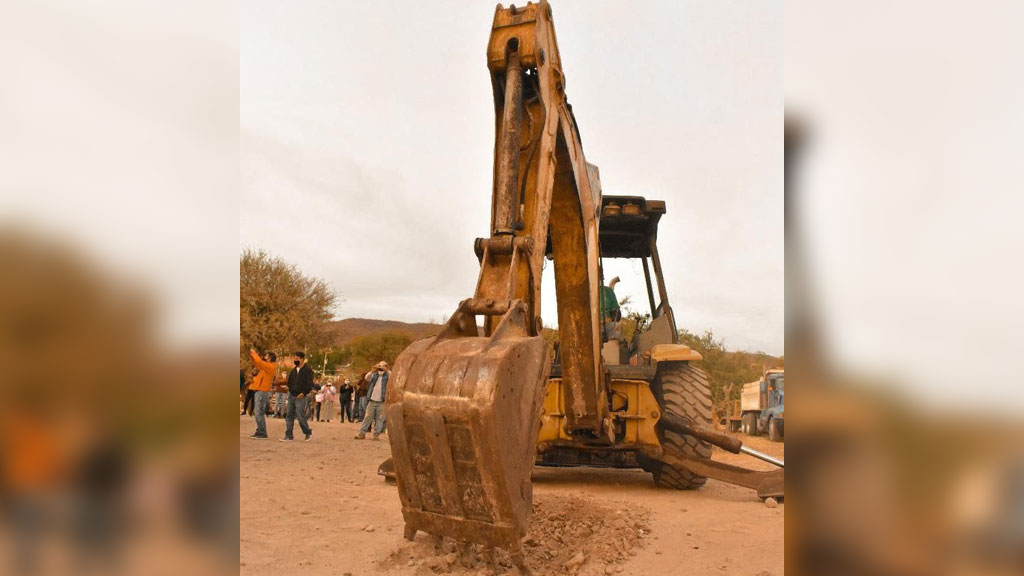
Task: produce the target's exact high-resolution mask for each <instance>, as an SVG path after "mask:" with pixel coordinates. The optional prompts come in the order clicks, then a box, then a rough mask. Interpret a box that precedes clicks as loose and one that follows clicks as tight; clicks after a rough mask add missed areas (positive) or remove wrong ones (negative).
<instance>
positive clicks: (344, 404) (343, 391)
mask: <svg viewBox="0 0 1024 576" xmlns="http://www.w3.org/2000/svg"><path fill="white" fill-rule="evenodd" d="M354 391H355V388H353V387H352V383H351V382H349V380H348V378H346V379H345V383H344V384H342V385H341V388H339V389H338V395H339V397H340V398H341V422H342V424H344V423H345V417H346V416H347V417H348V421H349V422H355V421H356V419H355V418H353V417H352V416H353V414H352V392H354Z"/></svg>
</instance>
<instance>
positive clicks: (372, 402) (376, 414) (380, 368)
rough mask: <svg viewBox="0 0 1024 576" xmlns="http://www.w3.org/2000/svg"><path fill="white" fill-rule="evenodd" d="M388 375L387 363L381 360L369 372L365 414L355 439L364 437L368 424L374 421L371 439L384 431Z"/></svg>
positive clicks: (368, 427)
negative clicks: (374, 368) (374, 369)
mask: <svg viewBox="0 0 1024 576" xmlns="http://www.w3.org/2000/svg"><path fill="white" fill-rule="evenodd" d="M390 377H391V372H388V363H387V362H384V361H383V360H382V361H381V362H380V364H377V370H376V371H374V372H373V373H371V375H370V381H369V382H368V384H367V389H366V397H367V399H368V400H367V403H366V415H365V416H363V425H362V427H361V428H359V434H357V435H356V440H362V439H363V438H366V433H367V432H369V431H370V425H371V424H372V423H373V422H375V421H376V423H377V426H376V427H375V428H374V429H373V439H374V440H377V439H378V437H379V436H380V434H381V432H383V431H384V417H385V415H384V399H385V398H387V397H388V396H387V395H388V378H390Z"/></svg>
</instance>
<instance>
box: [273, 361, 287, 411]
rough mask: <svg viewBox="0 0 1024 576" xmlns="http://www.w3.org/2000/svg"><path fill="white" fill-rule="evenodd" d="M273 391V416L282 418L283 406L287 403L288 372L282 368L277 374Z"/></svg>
mask: <svg viewBox="0 0 1024 576" xmlns="http://www.w3.org/2000/svg"><path fill="white" fill-rule="evenodd" d="M274 392H275V395H274V418H284V416H285V406H286V405H287V404H288V373H287V372H285V371H284V370H281V372H280V374H278V378H277V382H275V383H274Z"/></svg>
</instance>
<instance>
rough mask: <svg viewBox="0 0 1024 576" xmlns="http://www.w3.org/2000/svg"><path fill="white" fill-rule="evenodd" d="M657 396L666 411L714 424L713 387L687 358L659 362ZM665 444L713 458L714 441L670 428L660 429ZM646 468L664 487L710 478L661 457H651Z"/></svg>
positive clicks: (685, 486)
mask: <svg viewBox="0 0 1024 576" xmlns="http://www.w3.org/2000/svg"><path fill="white" fill-rule="evenodd" d="M652 388H653V392H654V397H655V398H656V399H657V400H658V404H660V405H661V409H662V411H663V412H665V413H666V414H671V415H673V416H677V417H679V418H683V419H685V420H688V421H690V422H693V423H694V424H698V425H700V426H706V427H709V428H710V427H711V426H712V419H711V388H710V387H709V386H708V376H707V374H705V373H704V371H703V370H701V369H700V368H697V367H696V366H691V365H690V364H686V363H683V362H662V363H660V364H658V375H657V378H656V379H655V381H654V382H653V386H652ZM658 435H659V437H660V440H661V443H662V445H663V446H665V447H666V448H669V449H675V450H677V451H679V452H682V453H683V454H685V455H687V456H692V457H696V458H711V444H708V443H707V442H703V441H701V440H698V439H696V438H694V437H693V436H685V435H682V434H678V433H676V432H672V431H669V430H662V429H661V428H660V427H659V429H658ZM644 469H645V470H647V471H648V472H650V473H651V474H652V475H653V476H654V483H655V484H657V485H658V486H662V487H664V488H674V489H676V490H692V489H694V488H699V487H701V486H703V485H704V483H705V482H707V480H708V479H707V478H705V477H703V476H698V475H696V474H694V473H692V472H690V471H688V470H684V469H681V468H673V467H672V466H669V465H667V464H665V463H664V462H660V461H651V460H648V461H647V462H646V463H645V465H644Z"/></svg>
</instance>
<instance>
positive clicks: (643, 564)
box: [239, 416, 785, 576]
mask: <svg viewBox="0 0 1024 576" xmlns="http://www.w3.org/2000/svg"><path fill="white" fill-rule="evenodd" d="M310 424H311V426H312V427H313V430H314V432H313V440H312V441H311V442H308V443H307V442H303V441H302V434H301V432H299V431H298V430H297V429H296V437H297V438H298V439H297V440H296V441H295V442H291V443H282V442H278V441H277V439H278V438H280V437H281V436H283V435H284V434H283V430H284V421H283V420H276V419H268V420H267V428H268V433H269V435H270V439H269V440H253V439H250V438H248V437H247V436H248V435H249V434H251V433H252V431H253V430H254V429H255V424H254V423H253V419H252V418H251V417H249V416H244V417H241V418H240V425H239V437H240V438H239V459H240V463H241V517H240V529H241V534H240V542H239V547H240V568H239V571H240V574H243V575H271V574H273V575H278V574H289V573H300V574H303V575H304V576H319V575H337V576H368V575H375V574H380V575H389V576H390V575H394V576H429V575H431V574H435V573H451V574H461V575H474V576H475V575H478V574H479V575H483V574H487V573H488V571H489V567H488V565H487V564H486V563H485V562H484V561H483V559H482V558H481V557H480V556H479V555H478V553H477V550H476V548H471V549H469V550H459V549H457V548H456V547H455V545H454V544H453V543H450V542H444V543H442V544H441V546H440V548H438V547H437V546H436V543H435V542H434V541H433V539H431V538H430V537H429V536H427V535H425V534H423V533H419V534H418V535H417V537H416V541H415V542H407V541H406V540H404V539H402V525H403V524H402V513H401V507H400V505H399V501H398V494H397V489H396V488H395V486H394V485H393V484H387V483H385V482H384V479H383V477H381V476H378V475H377V465H378V464H380V462H382V461H383V460H384V459H385V458H387V457H388V456H389V455H390V449H389V446H388V442H387V440H386V438H385V437H382V438H381V440H380V441H377V442H374V441H372V440H369V439H366V440H355V439H354V438H353V436H354V435H355V433H356V429H357V426H358V424H351V423H346V424H339V423H338V422H331V423H322V422H311V423H310ZM296 428H297V426H296ZM744 439H745V441H746V442H747V444H748V445H749V446H751V447H752V448H755V449H758V450H761V451H763V452H767V453H769V454H772V455H775V456H779V457H783V456H784V450H783V445H782V444H781V443H772V442H769V441H768V440H766V439H765V438H746V437H744ZM714 458H715V459H721V460H723V461H726V462H731V463H735V464H742V465H745V466H748V467H755V468H763V469H770V468H771V465H770V464H764V463H761V462H759V461H757V460H754V459H753V458H750V457H747V456H736V455H733V454H729V453H722V452H719V451H717V449H716V453H715V456H714ZM533 482H534V516H533V521H532V523H531V528H530V531H529V533H528V534H527V537H526V538H525V539H524V544H525V550H526V554H527V560H528V562H529V563H530V566H531V568H532V569H533V570H534V574H537V575H547V574H559V575H571V574H577V575H578V576H591V575H595V576H598V575H603V574H609V575H611V574H622V575H623V576H631V575H635V576H646V575H656V574H664V575H670V574H684V573H685V574H693V575H703V574H714V575H734V574H735V575H749V576H767V575H772V576H779V575H781V574H783V536H784V534H783V532H784V508H785V506H784V504H782V503H780V504H779V505H778V507H776V508H768V507H767V506H765V505H764V504H763V503H761V501H760V500H758V499H757V497H756V495H755V494H754V492H753V491H752V490H748V489H745V488H740V487H737V486H731V485H728V484H724V483H721V482H718V481H715V480H709V481H708V483H707V485H705V486H704V487H703V488H701V489H699V490H695V491H673V490H664V489H659V488H656V487H655V486H654V484H653V482H652V480H651V477H650V475H648V474H646V473H644V472H642V471H632V470H609V469H596V468H575V469H567V468H536V469H535V470H534V474H533ZM581 552H582V553H581ZM498 560H499V563H502V564H507V562H508V559H507V557H505V556H499V558H498ZM501 569H502V570H504V573H505V574H510V575H514V574H516V572H515V570H514V569H511V568H506V567H504V566H502V567H501Z"/></svg>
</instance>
